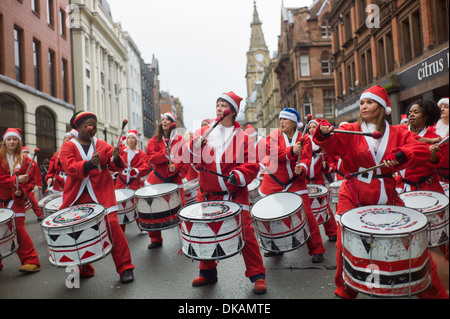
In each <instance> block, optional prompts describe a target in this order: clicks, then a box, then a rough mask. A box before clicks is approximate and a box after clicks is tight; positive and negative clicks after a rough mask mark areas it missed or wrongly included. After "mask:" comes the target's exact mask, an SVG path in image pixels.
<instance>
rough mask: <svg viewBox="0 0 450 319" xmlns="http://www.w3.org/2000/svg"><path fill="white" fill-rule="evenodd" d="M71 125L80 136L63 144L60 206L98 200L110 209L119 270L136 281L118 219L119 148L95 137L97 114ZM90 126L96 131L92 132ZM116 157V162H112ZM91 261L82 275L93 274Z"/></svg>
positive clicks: (108, 218) (125, 279)
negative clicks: (115, 176)
mask: <svg viewBox="0 0 450 319" xmlns="http://www.w3.org/2000/svg"><path fill="white" fill-rule="evenodd" d="M70 125H71V126H72V128H74V129H78V136H77V137H75V138H73V139H71V140H70V141H68V142H66V143H64V144H63V146H62V148H61V152H60V156H59V158H60V161H61V165H62V167H63V170H64V171H65V172H66V174H67V180H66V183H65V185H64V192H63V203H62V205H61V207H60V209H64V208H67V207H70V206H74V205H80V204H89V203H98V204H101V205H103V206H104V207H105V208H106V212H105V222H106V224H107V229H108V233H109V236H110V238H111V240H112V242H113V243H114V247H113V248H112V250H111V255H112V257H113V261H114V264H115V266H116V271H117V273H118V274H119V275H120V280H121V282H122V283H130V282H132V281H133V280H134V275H133V269H134V265H133V264H132V262H131V254H130V249H129V247H128V242H127V239H126V237H125V234H124V233H123V231H122V229H121V228H120V224H119V221H118V219H117V210H118V206H117V201H116V196H115V193H114V184H113V181H112V177H111V173H110V171H121V170H123V168H124V167H125V166H126V163H124V161H123V159H122V157H120V156H119V148H117V147H116V148H113V147H112V146H111V145H109V144H108V143H106V142H105V141H102V140H100V139H97V138H95V137H92V140H93V142H91V134H92V136H94V135H95V133H96V132H97V116H96V115H95V114H93V113H91V112H85V111H80V112H78V113H76V114H74V116H73V117H72V118H71V120H70ZM90 129H92V132H91V133H90ZM112 156H114V161H111V159H112ZM94 273H95V270H94V267H92V265H91V264H88V265H83V266H81V267H80V275H81V276H83V277H92V276H93V275H94Z"/></svg>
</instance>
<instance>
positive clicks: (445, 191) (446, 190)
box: [439, 181, 448, 197]
mask: <svg viewBox="0 0 450 319" xmlns="http://www.w3.org/2000/svg"><path fill="white" fill-rule="evenodd" d="M439 183H440V184H441V186H442V189H443V190H444V193H445V196H447V197H448V183H445V182H442V181H440V182H439Z"/></svg>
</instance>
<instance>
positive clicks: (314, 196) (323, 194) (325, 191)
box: [306, 184, 330, 198]
mask: <svg viewBox="0 0 450 319" xmlns="http://www.w3.org/2000/svg"><path fill="white" fill-rule="evenodd" d="M308 185H311V186H318V187H319V188H320V189H322V190H323V191H324V192H323V193H318V194H311V193H310V192H309V189H308V196H309V197H312V198H316V197H322V196H327V195H328V194H330V190H329V189H328V188H326V187H325V186H323V185H320V184H306V188H308Z"/></svg>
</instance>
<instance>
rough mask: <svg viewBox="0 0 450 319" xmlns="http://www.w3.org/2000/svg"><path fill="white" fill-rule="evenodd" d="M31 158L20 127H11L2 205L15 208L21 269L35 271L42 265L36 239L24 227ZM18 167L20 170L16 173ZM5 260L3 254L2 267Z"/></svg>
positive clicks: (3, 162)
mask: <svg viewBox="0 0 450 319" xmlns="http://www.w3.org/2000/svg"><path fill="white" fill-rule="evenodd" d="M30 164H31V159H29V158H28V157H27V156H24V155H23V153H22V134H21V130H20V129H18V128H8V129H7V130H6V132H5V134H3V142H2V143H1V146H0V208H7V209H11V210H13V211H14V214H15V218H14V219H15V224H16V232H17V241H18V244H19V247H18V248H17V255H18V256H19V259H20V263H21V264H22V266H21V267H20V268H19V271H21V272H25V273H34V272H37V271H39V270H40V269H41V265H40V263H39V258H38V254H37V251H36V249H35V248H34V245H33V242H32V240H31V238H30V236H29V235H28V232H27V230H26V228H25V212H26V211H25V202H26V198H27V191H26V190H27V189H30V188H31V185H33V183H34V181H33V178H32V177H31V176H29V175H28V174H27V169H28V167H29V166H30ZM16 170H18V174H15V172H16ZM2 269H3V264H2V261H1V258H0V271H1V270H2Z"/></svg>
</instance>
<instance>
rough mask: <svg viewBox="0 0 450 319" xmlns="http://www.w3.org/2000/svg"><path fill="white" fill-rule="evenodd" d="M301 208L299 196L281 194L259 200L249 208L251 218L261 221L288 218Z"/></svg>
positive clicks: (301, 201)
mask: <svg viewBox="0 0 450 319" xmlns="http://www.w3.org/2000/svg"><path fill="white" fill-rule="evenodd" d="M302 206H303V200H302V198H301V196H300V195H298V194H296V193H290V192H282V193H275V194H270V195H267V196H266V197H263V198H261V199H260V200H258V201H257V202H256V203H255V204H253V206H252V208H251V214H252V216H253V217H255V218H257V219H262V220H271V219H278V218H283V217H286V216H289V215H290V214H292V213H293V212H295V211H297V210H299V209H300V208H301V207H302Z"/></svg>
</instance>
